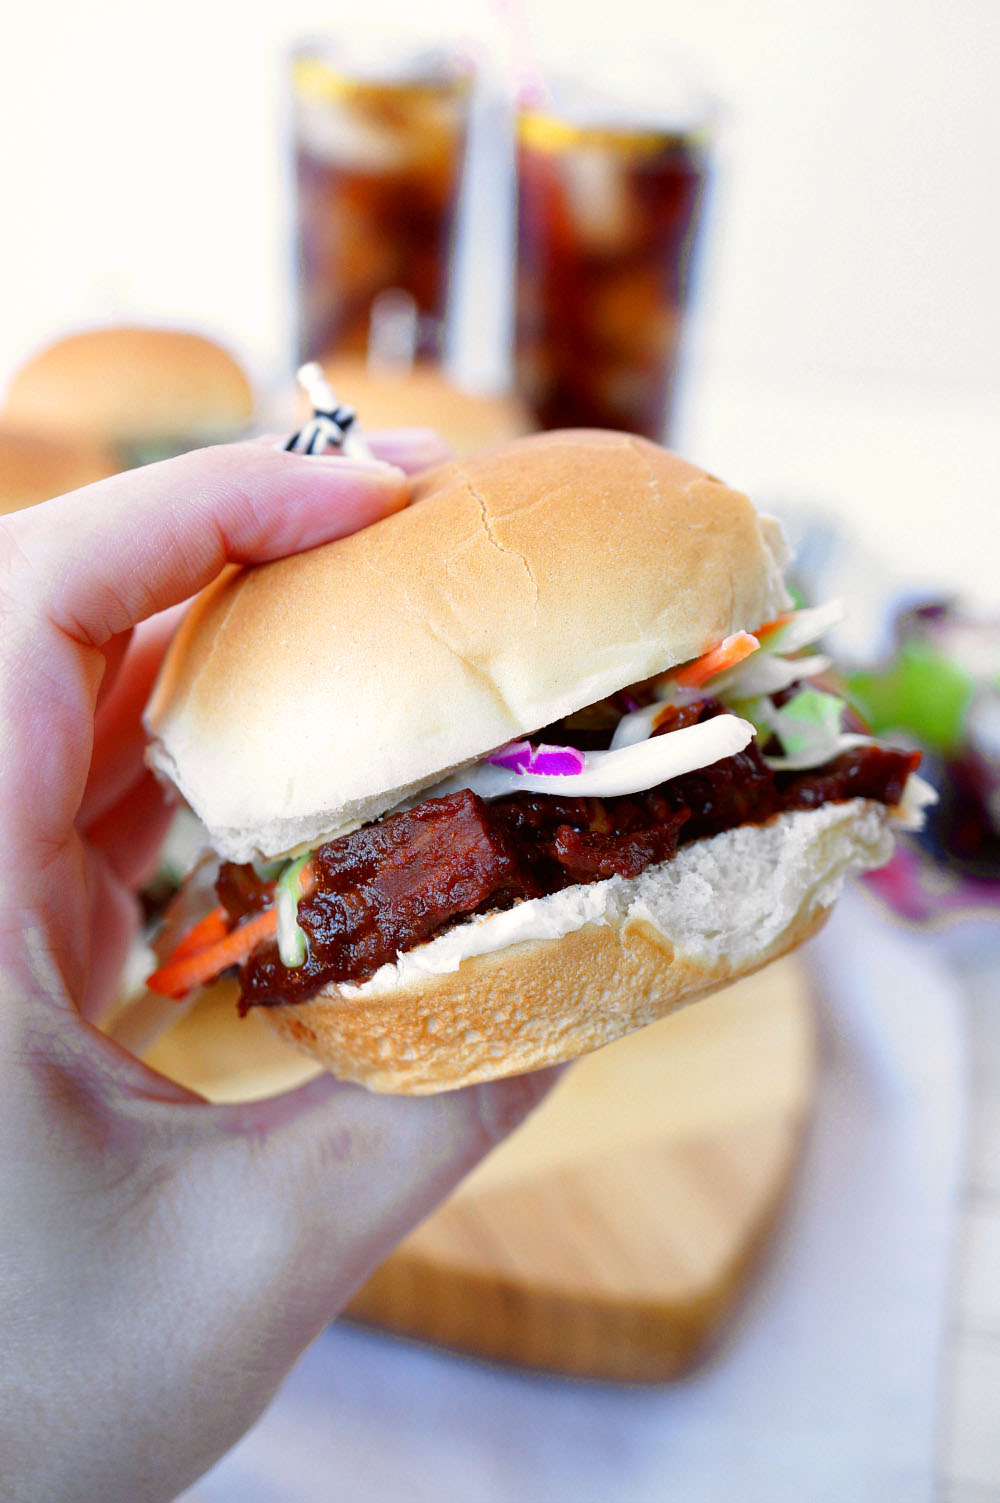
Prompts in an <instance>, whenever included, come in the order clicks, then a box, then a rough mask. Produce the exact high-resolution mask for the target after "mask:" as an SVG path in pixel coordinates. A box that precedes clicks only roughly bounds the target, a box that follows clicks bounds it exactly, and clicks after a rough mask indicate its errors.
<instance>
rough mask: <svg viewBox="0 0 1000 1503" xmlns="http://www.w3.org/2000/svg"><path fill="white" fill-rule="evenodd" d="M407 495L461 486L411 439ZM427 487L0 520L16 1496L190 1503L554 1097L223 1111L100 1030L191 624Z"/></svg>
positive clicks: (266, 489)
mask: <svg viewBox="0 0 1000 1503" xmlns="http://www.w3.org/2000/svg"><path fill="white" fill-rule="evenodd" d="M379 452H381V453H383V454H384V455H386V456H388V457H392V458H393V459H394V460H395V461H396V462H397V463H399V464H400V465H403V466H406V467H411V468H412V467H416V466H418V465H420V464H421V463H427V462H430V461H432V460H433V459H435V458H440V457H442V455H441V452H440V450H436V451H435V449H434V447H433V444H430V443H429V441H428V439H427V437H426V436H420V435H417V434H411V435H402V436H400V435H397V436H396V437H395V438H387V439H386V441H385V443H384V444H383V445H382V446H381V448H380V450H379ZM405 494H406V493H405V479H404V475H403V472H402V470H401V469H397V468H391V467H389V466H387V465H384V464H381V465H379V464H364V463H359V462H355V461H353V460H347V459H343V458H306V457H303V456H300V455H292V454H283V453H280V452H277V451H276V450H274V449H273V448H272V447H270V446H263V445H257V444H242V445H234V446H231V447H227V448H218V449H212V450H205V451H202V452H199V453H195V454H191V455H186V456H184V457H183V458H180V459H176V460H169V461H167V462H166V463H164V464H159V465H151V466H148V467H147V468H145V469H142V470H137V471H131V472H129V473H128V474H125V475H120V476H117V477H115V478H114V479H112V480H108V481H102V482H99V483H98V484H96V485H93V486H89V487H87V488H86V489H84V490H82V491H78V492H76V493H74V494H73V495H71V496H67V497H60V498H58V499H57V500H55V501H50V502H46V503H45V504H44V505H43V506H41V507H38V508H35V509H33V510H31V511H28V512H23V513H19V514H16V515H14V516H11V517H7V518H4V519H2V520H0V620H2V633H0V737H2V745H3V762H2V767H0V834H2V843H3V854H4V862H3V870H2V875H0V1078H2V1087H3V1088H2V1091H0V1133H2V1141H3V1145H4V1147H3V1150H2V1154H0V1227H2V1232H0V1330H2V1332H3V1342H2V1348H0V1350H2V1354H3V1355H2V1358H0V1362H2V1368H0V1479H2V1484H3V1485H2V1487H0V1491H2V1493H3V1496H4V1498H5V1499H7V1500H10V1503H20V1500H27V1499H31V1500H32V1503H35V1500H37V1499H40V1498H44V1499H45V1500H46V1503H61V1500H64V1499H65V1500H69V1499H72V1500H74V1503H78V1500H83V1499H86V1500H90V1499H97V1498H100V1499H101V1500H102V1503H114V1500H117V1499H121V1500H128V1503H138V1500H145V1499H151V1500H152V1499H167V1498H171V1497H174V1496H175V1495H176V1493H177V1492H178V1491H180V1490H181V1489H182V1488H183V1487H185V1486H186V1485H187V1484H188V1483H190V1482H191V1481H193V1480H194V1479H195V1478H196V1477H197V1476H199V1475H200V1474H201V1473H202V1472H203V1471H204V1470H206V1469H207V1468H208V1467H209V1466H210V1465H211V1464H212V1463H213V1462H214V1461H215V1460H216V1459H217V1458H218V1457H219V1456H221V1455H222V1454H223V1453H224V1452H225V1451H226V1450H227V1449H228V1448H229V1447H230V1446H231V1445H232V1444H233V1443H234V1442H235V1441H236V1440H237V1439H238V1438H239V1436H240V1435H241V1434H242V1433H243V1432H244V1431H245V1430H246V1429H247V1428H248V1426H249V1425H250V1424H251V1423H252V1422H253V1421H254V1420H255V1419H256V1418H257V1416H258V1415H259V1414H260V1413H261V1411H262V1410H263V1408H264V1407H265V1405H266V1404H267V1403H268V1401H269V1399H270V1398H271V1396H272V1394H273V1393H274V1391H275V1389H276V1387H277V1385H278V1383H279V1382H280V1380H281V1378H282V1377H283V1375H284V1374H285V1372H286V1371H287V1370H288V1368H289V1367H290V1366H291V1364H292V1363H293V1362H294V1361H295V1359H296V1357H297V1356H298V1354H299V1353H300V1352H301V1351H302V1350H303V1348H304V1347H305V1346H306V1345H307V1344H308V1343H309V1342H310V1341H311V1340H312V1339H313V1338H314V1337H315V1336H316V1335H317V1334H318V1333H319V1331H320V1330H321V1329H322V1328H323V1326H324V1325H325V1324H326V1323H327V1322H328V1321H329V1320H330V1319H331V1318H332V1317H333V1316H334V1315H335V1314H336V1313H337V1312H338V1311H339V1310H340V1309H341V1308H342V1306H343V1305H344V1304H345V1302H346V1301H347V1299H348V1298H349V1296H350V1294H351V1293H352V1291H353V1290H354V1289H355V1287H356V1286H357V1285H358V1284H359V1283H360V1282H361V1281H362V1279H363V1278H364V1277H365V1276H366V1274H367V1273H368V1272H369V1270H370V1269H371V1268H373V1267H374V1266H375V1265H376V1264H377V1263H378V1262H379V1261H380V1260H381V1259H382V1258H383V1257H384V1256H385V1254H386V1253H387V1252H388V1251H389V1249H390V1248H391V1247H392V1246H393V1244H394V1243H395V1242H396V1241H397V1240H398V1239H399V1238H400V1237H401V1236H402V1235H403V1234H404V1233H405V1232H406V1231H407V1230H408V1229H409V1228H410V1227H411V1226H412V1225H414V1224H415V1223H416V1222H417V1221H418V1220H420V1219H421V1218H422V1217H423V1216H425V1215H426V1214H427V1213H428V1212H429V1211H430V1210H431V1208H432V1207H433V1206H434V1205H435V1203H436V1202H437V1201H438V1200H440V1199H441V1197H442V1196H443V1195H444V1194H446V1193H447V1191H448V1190H449V1189H450V1188H451V1187H452V1186H453V1185H454V1184H455V1183H456V1182H457V1181H458V1180H459V1179H460V1178H461V1176H462V1175H463V1174H464V1173H465V1172H466V1171H467V1170H468V1169H469V1168H470V1167H471V1166H472V1165H473V1164H474V1163H475V1162H476V1160H477V1159H479V1158H480V1157H481V1156H482V1154H483V1153H485V1152H486V1151H487V1150H488V1149H489V1148H490V1147H491V1146H492V1145H493V1144H494V1143H495V1142H497V1141H498V1140H499V1139H500V1138H502V1137H503V1136H504V1135H505V1134H506V1132H507V1131H508V1130H509V1129H510V1128H511V1127H513V1126H515V1125H516V1124H517V1122H518V1121H519V1120H520V1119H521V1117H522V1116H523V1115H524V1114H525V1113H526V1112H527V1111H528V1110H529V1109H530V1108H531V1106H532V1105H533V1104H534V1103H535V1102H536V1101H537V1100H538V1098H539V1097H540V1096H541V1094H542V1093H543V1091H544V1088H545V1077H544V1074H543V1075H538V1076H528V1077H523V1078H520V1079H514V1080H510V1081H499V1082H495V1083H493V1084H490V1085H486V1086H475V1087H470V1088H469V1089H467V1090H464V1091H458V1092H454V1093H451V1094H448V1095H443V1096H437V1097H425V1098H420V1099H401V1098H386V1097H376V1096H371V1095H368V1094H367V1093H366V1092H364V1091H362V1090H359V1089H357V1088H355V1087H353V1086H349V1085H345V1084H342V1083H340V1082H337V1081H335V1080H333V1079H331V1078H329V1077H323V1078H321V1079H319V1080H315V1081H312V1082H310V1083H309V1084H308V1085H306V1086H304V1087H302V1088H301V1089H299V1090H297V1091H294V1092H291V1093H289V1094H287V1095H285V1096H281V1097H277V1098H274V1099H272V1100H269V1101H264V1102H256V1103H252V1104H249V1105H241V1106H228V1107H222V1106H210V1105H208V1104H207V1103H206V1102H204V1101H202V1100H201V1099H200V1098H198V1097H196V1096H194V1095H193V1094H192V1093H191V1092H189V1091H186V1090H184V1089H182V1088H181V1087H179V1086H177V1085H175V1084H173V1083H172V1082H170V1081H168V1080H166V1079H164V1078H163V1077H162V1076H159V1075H157V1074H155V1073H154V1072H153V1071H151V1070H149V1069H147V1068H146V1067H145V1066H143V1065H142V1064H141V1063H139V1062H138V1061H137V1060H135V1059H134V1058H132V1057H131V1056H130V1055H128V1054H126V1053H125V1052H124V1051H123V1050H122V1049H121V1048H120V1047H119V1046H117V1045H116V1044H115V1043H113V1042H112V1041H111V1040H110V1039H108V1038H106V1037H105V1036H104V1035H103V1034H102V1033H100V1032H99V1031H98V1029H97V1027H96V1026H95V1020H97V1019H99V1018H100V1016H101V1015H102V1013H103V1012H104V1010H105V1009H106V1008H107V1005H108V1003H109V1001H110V1000H111V998H112V996H113V994H114V989H115V985H116V981H117V977H118V974H119V971H120V967H121V964H122V961H123V959H124V956H125V953H126V951H127V948H128V945H129V943H130V941H131V938H132V936H133V934H134V932H135V926H136V923H137V905H136V901H135V897H134V891H135V888H136V886H137V885H138V884H139V883H140V882H141V880H142V879H143V878H144V876H146V875H147V874H148V872H149V870H150V868H151V865H152V863H153V861H154V860H155V855H156V851H157V849H158V847H159V844H160V840H161V838H162V835H163V832H164V830H165V827H166V821H167V819H168V818H169V810H168V808H167V807H166V805H165V803H164V799H163V795H162V792H161V790H160V789H159V787H158V785H157V784H156V782H155V780H154V779H153V777H152V776H151V774H150V773H149V772H148V771H147V770H146V769H145V767H144V765H143V762H142V746H143V742H142V734H141V727H140V723H139V716H140V714H141V710H142V706H143V704H144V703H145V699H146V696H147V694H148V691H149V688H150V686H151V683H152V680H153V678H154V676H155V671H156V666H157V664H158V662H159V658H160V655H161V653H162V650H163V646H164V644H165V640H166V635H167V627H168V625H169V624H170V620H169V615H168V616H164V615H163V614H162V613H164V612H168V613H169V612H170V608H172V607H175V606H176V605H177V604H178V603H179V602H181V601H183V600H184V599H186V598H187V597H188V596H189V595H191V594H192V593H193V592H194V591H196V590H197V589H199V588H201V587H202V586H203V585H205V584H207V583H208V582H209V581H210V580H211V579H212V578H213V577H214V576H215V575H216V574H217V573H218V571H219V569H220V568H221V567H222V566H223V565H224V564H225V563H226V562H227V561H236V562H252V561H258V560H264V559H269V558H275V557H279V556H281V555H283V554H286V553H291V552H295V551H297V550H299V549H302V548H308V547H311V546H313V545H315V544H317V543H320V542H323V541H326V540H327V539H329V538H332V537H336V536H338V535H341V534H343V533H346V532H350V531H352V530H354V529H355V528H357V527H360V526H364V525H365V524H366V523H368V522H370V521H373V520H375V519H376V518H377V517H379V516H381V515H383V514H385V513H387V512H390V511H392V510H395V509H397V508H398V507H399V506H401V505H403V504H405Z"/></svg>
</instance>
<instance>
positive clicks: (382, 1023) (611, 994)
mask: <svg viewBox="0 0 1000 1503" xmlns="http://www.w3.org/2000/svg"><path fill="white" fill-rule="evenodd" d="M888 818H889V815H888V811H887V810H886V809H884V808H882V807H881V806H879V805H875V804H870V803H866V802H864V801H862V800H860V799H856V800H853V801H852V802H851V803H848V804H827V805H824V806H823V808H821V809H817V810H810V811H809V812H799V813H794V814H784V815H780V816H779V817H778V818H777V819H776V820H773V821H772V822H771V823H770V824H769V825H766V826H760V827H757V826H741V827H740V828H738V829H736V830H728V831H726V832H725V834H723V835H717V836H715V837H713V838H712V839H711V840H702V841H698V842H696V843H695V844H693V845H690V846H685V847H683V848H682V849H681V851H680V853H679V854H678V855H677V857H676V858H675V859H674V860H673V861H671V862H667V863H665V864H664V865H662V866H659V867H653V868H650V869H649V870H647V871H646V872H644V873H643V874H642V876H641V877H638V878H635V879H633V880H632V881H630V882H623V880H622V879H620V878H614V879H612V881H611V882H610V883H601V884H595V887H596V886H599V887H600V889H602V890H604V891H606V892H607V894H608V903H607V912H606V915H605V917H606V920H607V921H606V922H599V923H595V922H591V923H588V924H586V925H584V926H583V927H581V928H577V929H574V930H572V931H571V932H569V933H568V934H565V935H564V936H563V937H561V938H554V939H538V940H532V941H526V942H522V943H519V944H513V945H509V946H507V947H506V948H504V949H501V950H496V951H492V952H489V953H485V954H480V955H474V956H471V957H469V958H466V959H464V960H462V961H461V963H460V964H459V965H458V968H457V969H455V970H451V971H448V972H445V973H444V974H437V975H435V974H424V975H422V976H419V977H417V978H416V979H414V978H413V977H412V976H411V977H410V978H409V979H407V980H405V981H403V982H401V983H399V984H391V982H390V981H387V980H384V979H383V977H382V973H379V975H378V976H377V977H376V978H375V979H374V981H373V983H369V986H368V987H367V988H364V987H363V988H360V989H359V988H351V987H336V986H333V987H330V988H329V989H328V990H327V991H325V992H322V993H320V994H319V995H318V996H316V997H313V998H311V999H310V1000H309V1001H308V1002H302V1003H297V1004H294V1005H287V1006H284V1007H269V1008H261V1009H260V1014H261V1016H262V1017H263V1019H264V1021H265V1022H267V1023H269V1024H270V1026H271V1027H272V1028H274V1029H275V1030H276V1031H277V1032H278V1033H279V1034H280V1036H281V1037H282V1038H283V1039H285V1040H286V1041H287V1042H288V1043H292V1044H295V1045H296V1046H297V1047H298V1048H299V1049H301V1050H302V1051H303V1052H304V1053H306V1054H309V1055H311V1056H312V1057H313V1058H315V1059H317V1060H319V1061H320V1062H321V1063H322V1064H324V1065H325V1066H326V1067H327V1069H329V1070H331V1071H332V1072H333V1074H334V1075H337V1076H340V1077H341V1078H342V1079H345V1080H353V1081H356V1082H358V1083H359V1084H361V1085H364V1086H367V1087H368V1088H369V1089H371V1090H375V1091H389V1092H397V1093H401V1094H405V1095H423V1094H426V1093H429V1092H433V1091H444V1090H453V1089H455V1088H456V1087H458V1086H463V1085H469V1084H471V1083H473V1082H475V1081H480V1080H490V1079H493V1078H495V1077H497V1076H501V1075H515V1074H520V1073H521V1072H522V1071H525V1070H534V1069H537V1068H538V1067H539V1066H542V1065H548V1064H555V1063H556V1062H558V1061H560V1060H567V1059H574V1058H576V1056H577V1055H580V1054H586V1053H589V1052H590V1051H591V1050H592V1049H597V1048H600V1046H601V1045H602V1044H607V1043H610V1042H611V1040H612V1039H616V1038H619V1037H620V1036H621V1035H622V1034H625V1033H630V1032H632V1030H633V1029H636V1028H641V1027H643V1026H644V1025H645V1024H646V1023H651V1022H653V1021H654V1020H655V1019H656V1018H660V1017H664V1016H666V1014H667V1013H669V1012H672V1011H673V1010H674V1008H676V1007H679V1006H681V1005H682V1004H683V1003H686V1002H691V1001H694V1000H695V999H697V998H698V997H702V996H704V995H706V994H707V993H708V992H712V991H715V990H717V989H718V988H719V987H721V986H725V985H726V984H727V983H728V982H730V981H735V980H736V979H737V978H738V977H740V976H745V975H747V974H749V972H751V971H755V970H758V969H759V968H760V967H761V966H763V965H766V964H767V963H768V962H769V961H771V960H775V959H776V958H777V957H778V956H779V955H783V954H785V952H786V951H788V950H791V949H794V948H795V947H796V946H797V945H799V944H801V943H802V941H803V940H805V939H808V938H809V936H810V935H811V934H813V933H815V931H816V930H817V929H818V928H819V927H820V926H821V925H822V924H823V923H824V922H825V920H826V918H827V916H828V914H829V911H830V907H831V905H832V904H833V902H834V899H835V898H836V896H837V894H838V893H839V890H840V887H841V884H842V882H843V879H844V877H845V876H846V874H847V873H848V872H850V871H852V870H859V869H865V868H869V867H872V866H879V865H882V864H883V863H884V862H885V861H886V860H888V857H889V855H890V853H891V849H892V841H891V837H890V835H889V833H888ZM568 891H569V893H570V894H573V892H574V891H576V892H580V891H581V889H575V890H574V889H569V890H568ZM589 891H590V892H591V893H592V894H594V893H595V889H589ZM565 899H566V894H565V893H558V894H555V895H554V896H553V897H551V898H543V899H540V900H536V904H535V906H536V907H537V906H539V904H541V905H548V906H549V907H550V908H551V906H552V905H554V904H558V903H560V902H561V901H564V900H565ZM499 917H500V918H501V920H502V918H503V915H500V916H499ZM494 921H495V920H494V919H490V920H487V921H486V922H487V923H489V922H494ZM435 943H437V944H438V945H440V943H441V940H440V939H439V940H438V941H436V942H435ZM404 959H405V958H404ZM387 969H388V968H387ZM396 969H397V971H398V968H396Z"/></svg>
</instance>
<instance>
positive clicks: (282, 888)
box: [274, 852, 309, 971]
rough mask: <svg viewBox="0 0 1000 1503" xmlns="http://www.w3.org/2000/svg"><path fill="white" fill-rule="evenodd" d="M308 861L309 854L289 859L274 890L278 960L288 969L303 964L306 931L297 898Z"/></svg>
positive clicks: (305, 949)
mask: <svg viewBox="0 0 1000 1503" xmlns="http://www.w3.org/2000/svg"><path fill="white" fill-rule="evenodd" d="M308 860H309V853H308V852H306V854H305V855H304V856H300V857H299V858H298V860H297V861H291V862H289V864H288V865H287V866H286V867H285V870H284V871H283V872H282V874H281V876H280V877H279V878H278V885H277V886H276V888H275V889H274V906H275V908H276V910H277V914H278V954H279V955H280V956H281V963H282V965H283V966H287V967H288V969H289V970H290V971H293V970H295V969H296V967H297V966H300V965H303V964H304V962H305V958H306V953H307V948H308V947H307V944H306V936H305V930H304V929H303V928H302V927H301V925H300V924H299V919H298V912H299V899H300V898H301V896H302V890H301V887H300V884H299V877H300V876H301V873H302V868H303V867H304V866H305V864H306V862H307V861H308Z"/></svg>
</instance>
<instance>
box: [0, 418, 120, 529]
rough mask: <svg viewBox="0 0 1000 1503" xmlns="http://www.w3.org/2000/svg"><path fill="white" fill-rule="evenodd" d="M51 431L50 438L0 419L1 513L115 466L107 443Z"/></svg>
mask: <svg viewBox="0 0 1000 1503" xmlns="http://www.w3.org/2000/svg"><path fill="white" fill-rule="evenodd" d="M50 432H51V434H52V435H53V436H49V434H48V433H46V432H45V431H43V432H40V433H39V432H34V431H31V430H30V429H29V430H25V429H24V428H21V427H18V426H16V425H14V424H11V423H9V422H8V421H7V420H6V419H0V516H4V515H6V514H7V513H8V512H12V511H20V510H21V508H22V507H25V506H36V505H37V504H38V502H39V501H48V500H49V499H50V498H51V497H52V496H61V495H63V493H64V492H65V491H73V490H76V489H77V488H78V487H79V486H81V485H90V483H91V481H94V480H104V479H105V478H106V476H108V475H114V474H115V472H116V471H117V470H118V469H119V468H120V466H119V464H118V462H117V459H116V457H115V454H114V452H113V450H112V449H111V448H110V447H109V446H108V445H107V444H104V443H101V442H100V441H99V440H94V439H87V438H62V437H60V436H56V435H58V434H59V429H58V427H57V426H56V425H52V427H51V429H50Z"/></svg>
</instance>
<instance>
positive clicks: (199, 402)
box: [0, 326, 254, 478]
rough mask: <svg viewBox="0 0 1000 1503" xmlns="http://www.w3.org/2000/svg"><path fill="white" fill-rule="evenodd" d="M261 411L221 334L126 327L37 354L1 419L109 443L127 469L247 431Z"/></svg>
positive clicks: (71, 338) (77, 337) (18, 378)
mask: <svg viewBox="0 0 1000 1503" xmlns="http://www.w3.org/2000/svg"><path fill="white" fill-rule="evenodd" d="M253 410H254V398H253V391H252V389H251V385H250V381H249V379H248V378H247V375H246V373H245V372H244V371H243V369H242V368H241V367H240V365H239V364H238V363H237V361H236V360H235V358H234V357H233V356H232V355H230V354H229V353H228V351H226V350H224V349H223V348H222V346H221V345H219V344H216V343H215V341H214V340H212V339H209V338H206V337H205V336H204V335H202V334H196V333H190V332H187V331H183V330H178V329H156V328H145V327H138V326H134V327H130V326H122V327H108V328H95V329H89V330H84V331H82V332H78V333H74V334H70V335H68V336H67V337H66V338H64V339H59V340H57V341H56V342H55V343H54V344H51V345H49V346H47V347H46V348H45V349H43V350H41V351H40V352H39V353H38V354H36V355H35V356H34V357H32V358H31V359H29V360H28V361H27V362H26V363H25V364H24V365H22V366H21V367H20V369H19V370H18V371H16V372H15V374H14V376H13V378H12V379H11V382H10V385H9V387H8V391H7V397H6V402H5V405H4V409H3V412H2V413H0V419H2V421H3V422H4V423H10V424H11V425H12V426H16V427H17V428H19V429H21V430H23V431H24V432H27V433H36V434H40V435H42V436H45V437H50V436H52V435H58V437H59V438H61V439H66V440H73V441H75V442H81V443H90V444H98V445H101V446H102V447H104V448H105V449H107V450H110V451H111V453H112V454H113V456H114V459H115V466H114V467H115V468H116V469H119V470H122V469H130V468H131V467H132V466H133V465H137V464H146V463H148V462H149V461H151V460H156V459H167V458H169V457H170V456H171V455H174V454H182V453H185V452H186V451H187V450H189V449H196V448H200V447H201V446H202V445H204V444H213V443H223V442H226V441H227V440H231V439H236V438H242V437H244V436H245V435H246V434H247V433H248V432H249V427H250V423H251V420H252V417H253ZM91 478H93V477H91Z"/></svg>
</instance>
